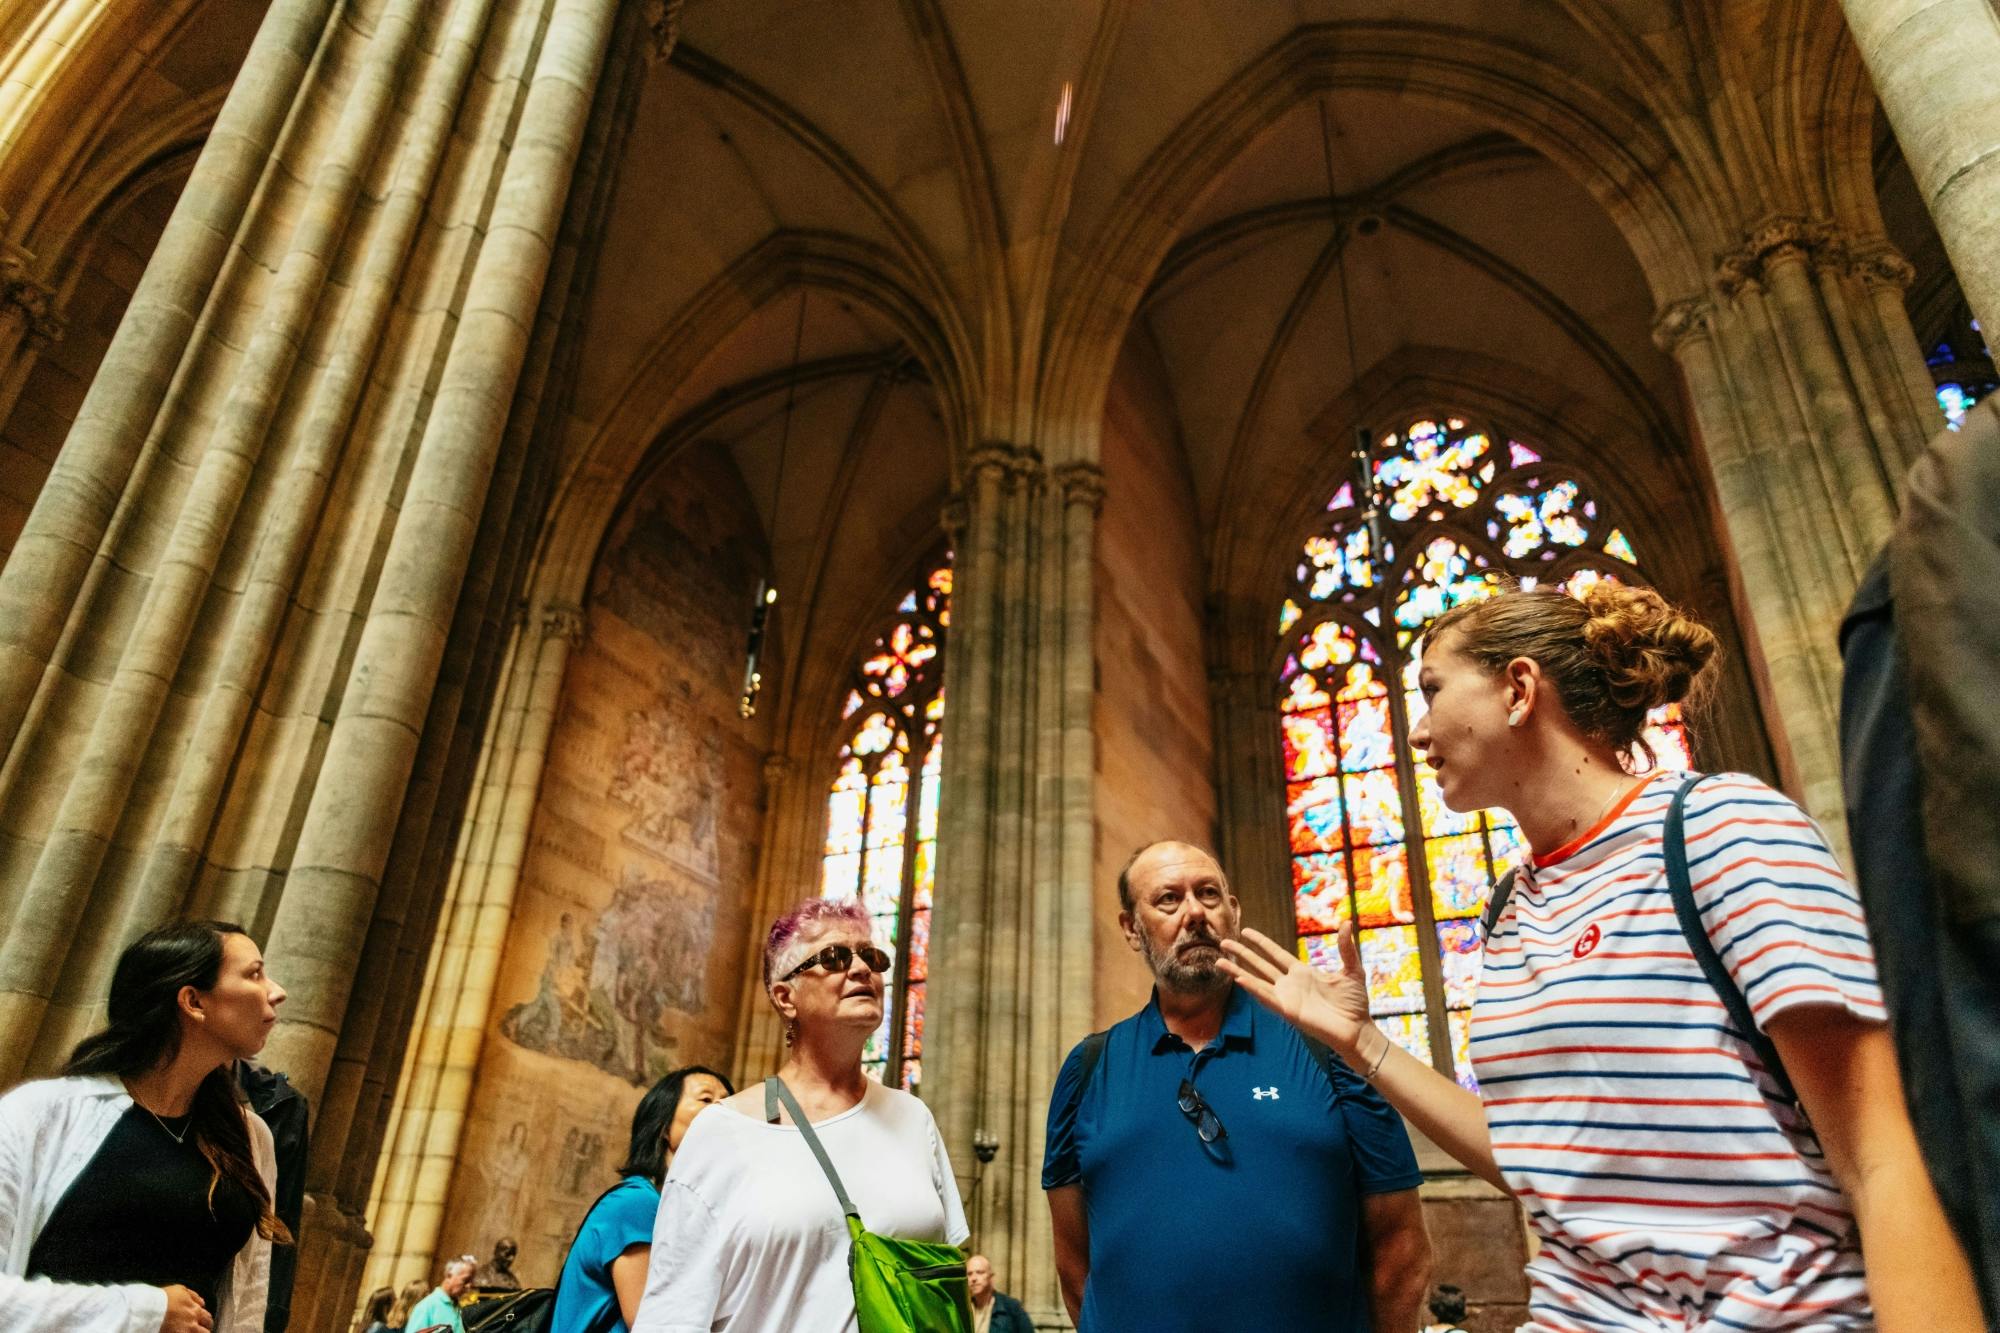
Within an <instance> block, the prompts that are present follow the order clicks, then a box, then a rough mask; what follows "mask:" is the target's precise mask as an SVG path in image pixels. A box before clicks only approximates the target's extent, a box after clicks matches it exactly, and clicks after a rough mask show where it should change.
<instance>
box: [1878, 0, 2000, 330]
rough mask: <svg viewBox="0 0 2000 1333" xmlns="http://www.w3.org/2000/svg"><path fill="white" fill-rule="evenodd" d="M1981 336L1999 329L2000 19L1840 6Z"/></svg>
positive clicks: (1953, 11)
mask: <svg viewBox="0 0 2000 1333" xmlns="http://www.w3.org/2000/svg"><path fill="white" fill-rule="evenodd" d="M1842 7H1843V8H1844V9H1845V10H1846V11H1847V22H1848V26H1849V27H1851V28H1852V29H1853V31H1854V40H1855V44H1856V45H1857V46H1859V47H1860V48H1861V57H1862V59H1863V60H1864V61H1866V62H1867V65H1868V73H1869V75H1870V77H1871V78H1872V79H1873V81H1874V84H1875V91H1876V94H1877V95H1878V96H1879V97H1880V98H1881V99H1882V109H1883V111H1884V112H1886V113H1887V114H1888V117H1889V124H1890V125H1891V126H1893V127H1894V128H1895V131H1896V142H1897V143H1898V144H1899V145H1901V147H1902V150H1903V158H1904V160H1905V161H1907V162H1908V163H1909V164H1910V171H1911V174H1912V175H1914V176H1915V177H1916V180H1917V188H1918V190H1919V191H1920V192H1921V193H1922V194H1923V197H1924V203H1925V204H1926V205H1927V206H1928V207H1929V208H1930V210H1931V217H1932V218H1933V219H1934V220H1935V221H1936V223H1937V229H1938V235H1939V237H1940V238H1942V239H1943V241H1944V248H1945V252H1946V253H1947V254H1949V255H1950V256H1951V266H1952V269H1953V271H1954V272H1956V273H1957V274H1958V281H1959V286H1960V287H1961V288H1963V289H1964V291H1965V296H1966V300H1967V301H1969V302H1970V303H1971V305H1972V313H1973V314H1974V315H1975V316H1976V317H1977V318H1978V320H1979V324H1980V327H1981V328H1985V329H2000V81H1996V80H1995V79H1994V77H1993V71H1994V70H1995V69H1996V68H2000V13H1996V12H1995V10H1994V8H1993V5H1992V4H1991V3H1990V0H1842Z"/></svg>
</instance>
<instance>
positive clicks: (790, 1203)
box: [632, 898, 967, 1333]
mask: <svg viewBox="0 0 2000 1333" xmlns="http://www.w3.org/2000/svg"><path fill="white" fill-rule="evenodd" d="M869 932H870V921H869V917H868V913H867V910H866V909H864V908H863V907H862V906H861V904H860V903H858V902H854V901H852V900H845V901H835V900H830V899H826V898H810V899H807V900H806V901H805V902H802V903H800V904H798V905H797V906H796V907H794V908H792V909H791V910H790V911H788V912H786V913H785V914H784V915H783V916H781V917H779V918H778V919H777V920H776V921H775V922H773V923H772V925H771V929H770V932H769V933H768V934H767V935H766V936H765V940H764V986H765V993H766V994H767V995H768V996H769V998H770V1001H771V1005H772V1007H773V1008H775V1009H776V1010H777V1011H778V1016H779V1017H780V1018H781V1019H783V1020H784V1025H785V1044H786V1046H787V1047H789V1054H788V1055H787V1057H786V1059H785V1063H784V1064H783V1065H782V1066H781V1067H780V1068H779V1070H778V1075H777V1077H778V1078H779V1079H782V1080H783V1082H784V1085H785V1087H786V1088H787V1089H788V1090H789V1091H790V1092H791V1094H792V1096H793V1097H794V1098H796V1100H797V1102H798V1104H799V1108H800V1110H801V1111H803V1112H804V1114H805V1116H806V1118H807V1120H808V1122H809V1123H810V1124H811V1125H812V1127H813V1129H814V1130H815V1131H816V1133H817V1134H818V1137H819V1140H820V1143H821V1145H822V1146H823V1147H824V1148H825V1150H826V1153H827V1156H828V1157H829V1158H830V1159H831V1161H832V1163H833V1166H834V1169H835V1170H836V1171H837V1172H838V1173H839V1175H840V1178H841V1180H842V1181H843V1182H844V1183H845V1185H846V1188H847V1192H848V1194H849V1195H850V1196H851V1197H852V1199H853V1201H854V1205H855V1208H856V1209H857V1211H858V1212H859V1213H860V1214H861V1221H862V1225H864V1226H865V1227H867V1228H868V1230H869V1231H871V1232H874V1233H875V1234H877V1235H882V1236H893V1237H896V1238H899V1239H903V1240H925V1241H944V1242H948V1243H950V1244H953V1245H962V1244H964V1243H965V1239H966V1236H967V1231H966V1226H965V1211H964V1208H963V1206H962V1205H961V1204H960V1202H959V1197H958V1186H957V1182H956V1181H955V1179H954V1178H953V1176H952V1171H951V1162H950V1160H949V1159H948V1158H947V1157H946V1156H945V1150H944V1144H943V1143H942V1142H941V1141H940V1140H939V1138H938V1132H937V1124H936V1122H935V1121H933V1120H932V1119H931V1113H930V1108H928V1107H926V1106H925V1105H924V1104H923V1103H922V1102H920V1101H918V1100H917V1099H916V1098H915V1097H912V1096H911V1095H910V1094H909V1093H907V1092H902V1091H899V1090H897V1089H894V1088H886V1087H884V1086H882V1084H880V1083H878V1082H876V1081H875V1080H874V1079H872V1078H870V1077H868V1075H867V1074H866V1073H865V1072H863V1070H862V1068H861V1052H862V1049H863V1048H864V1047H865V1046H866V1045H867V1044H868V1039H869V1037H870V1036H872V1035H873V1034H874V1032H875V1031H876V1029H877V1028H879V1027H880V1026H881V1025H882V992H883V985H884V983H885V982H886V981H887V980H888V975H889V968H890V958H889V955H888V954H887V953H886V952H884V951H883V950H882V949H881V948H880V947H879V946H877V945H876V943H875V941H874V939H873V938H872V937H871V935H870V933H869ZM771 1100H774V1099H773V1098H772V1097H771V1094H770V1092H769V1091H768V1090H767V1089H766V1088H765V1087H756V1088H750V1089H746V1090H745V1091H743V1092H739V1093H737V1094H736V1095H735V1096H734V1097H731V1098H729V1099H728V1100H727V1101H725V1102H723V1103H722V1104H721V1108H720V1109H717V1110H714V1111H709V1112H707V1113H705V1114H703V1115H699V1116H697V1117H695V1121H694V1123H693V1124H692V1125H690V1126H688V1130H687V1136H686V1137H685V1138H684V1139H682V1141H681V1146H680V1150H679V1151H678V1152H676V1153H675V1154H674V1159H673V1162H672V1164H671V1165H670V1166H669V1167H668V1168H667V1180H666V1184H665V1186H664V1187H663V1188H662V1189H661V1199H660V1213H659V1220H658V1222H657V1223H656V1224H655V1226H654V1229H653V1257H652V1266H651V1268H650V1269H649V1271H648V1273H647V1277H646V1294H645V1297H644V1298H643V1299H642V1300H641V1301H640V1303H639V1317H638V1320H637V1321H636V1322H635V1323H634V1324H633V1325H632V1328H633V1333H665V1331H666V1330H672V1331H673V1333H682V1331H683V1330H687V1329H710V1328H718V1327H720V1328H727V1329H729V1330H730V1331H731V1333H843V1330H852V1329H853V1328H854V1327H855V1326H856V1315H855V1307H854V1290H853V1287H852V1286H851V1285H850V1282H849V1277H848V1253H849V1248H850V1241H849V1240H848V1235H847V1230H846V1227H845V1226H844V1225H843V1223H842V1217H841V1210H840V1205H839V1203H838V1202H837V1201H836V1199H835V1197H834V1192H833V1187H832V1185H831V1184H830V1183H829V1182H828V1181H827V1178H826V1174H825V1172H823V1171H822V1170H821V1168H820V1166H819V1163H818V1161H817V1160H816V1159H815V1158H814V1156H813V1154H812V1151H811V1150H810V1149H809V1148H808V1147H807V1145H806V1140H805V1136H804V1135H803V1134H801V1133H799V1131H798V1129H797V1128H796V1127H795V1126H794V1125H793V1124H792V1123H791V1122H790V1116H789V1113H787V1112H785V1111H784V1110H783V1109H782V1107H780V1108H778V1109H777V1110H776V1111H772V1110H771V1109H768V1108H767V1101H771Z"/></svg>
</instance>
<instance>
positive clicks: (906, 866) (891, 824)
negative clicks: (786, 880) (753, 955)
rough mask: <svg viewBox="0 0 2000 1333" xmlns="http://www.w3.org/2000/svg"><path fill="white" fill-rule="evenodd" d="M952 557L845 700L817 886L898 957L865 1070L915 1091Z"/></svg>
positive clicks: (902, 606)
mask: <svg viewBox="0 0 2000 1333" xmlns="http://www.w3.org/2000/svg"><path fill="white" fill-rule="evenodd" d="M950 627H951V564H950V557H949V556H947V557H946V559H945V562H944V563H942V564H940V565H938V566H937V567H936V568H934V569H933V570H931V572H930V573H929V574H928V575H927V576H926V577H925V578H924V579H923V581H922V582H921V583H920V584H919V585H918V586H917V587H915V588H913V589H911V590H910V591H909V592H908V593H907V594H906V595H905V596H904V597H903V599H902V600H901V601H900V602H898V603H897V605H896V611H895V613H894V615H892V616H891V617H890V619H889V621H888V622H887V624H885V625H884V626H883V627H882V628H881V629H880V631H879V632H878V633H877V634H876V635H875V636H874V637H873V638H872V639H871V640H870V641H869V647H868V649H867V651H865V652H864V653H862V655H861V662H860V664H859V665H858V666H857V667H856V668H855V672H854V679H853V681H852V682H851V688H850V689H849V690H848V693H847V699H846V702H845V703H844V704H843V705H842V710H841V717H842V718H843V720H844V721H845V723H846V725H845V728H844V731H843V735H845V737H846V740H845V742H844V743H843V744H842V745H841V747H840V753H839V755H838V756H837V765H836V768H835V773H834V778H833V782H832V785H831V789H830V791H829V792H828V794H827V801H826V844H825V850H824V853H823V856H822V859H821V862H820V872H821V879H820V891H821V892H822V893H823V894H824V895H825V896H826V897H829V898H859V899H860V900H861V902H862V904H863V905H864V906H865V907H866V908H867V909H868V915H869V916H870V917H872V918H873V919H874V922H875V938H876V939H877V940H878V941H880V942H881V943H882V944H883V946H884V947H886V948H888V949H889V950H890V952H891V953H892V954H894V956H895V959H896V965H895V974H894V975H893V976H892V977H891V978H890V979H889V982H888V987H887V991H886V993H885V995H884V1000H883V1006H882V1026H881V1027H880V1028H879V1029H877V1030H876V1032H875V1034H874V1035H873V1036H872V1037H870V1038H869V1039H868V1045H867V1047H866V1048H865V1049H864V1050H863V1051H862V1053H861V1063H862V1067H863V1068H864V1069H866V1070H867V1071H868V1073H869V1074H870V1075H872V1076H873V1077H875V1078H877V1079H880V1080H882V1081H884V1082H888V1081H890V1079H891V1078H892V1077H893V1079H894V1080H895V1081H896V1082H897V1083H898V1084H900V1085H901V1086H902V1087H904V1088H907V1089H909V1090H910V1091H912V1092H914V1091H916V1090H917V1087H918V1085H919V1083H920V1082H921V1081H922V1079H923V1054H924V990H925V982H926V980H927V978H928V977H929V966H928V964H929V950H930V935H931V889H932V886H933V881H934V879H935V876H936V868H937V832H938V790H939V775H940V774H941V773H942V772H943V764H944V647H945V638H946V635H947V632H948V631H949V630H950Z"/></svg>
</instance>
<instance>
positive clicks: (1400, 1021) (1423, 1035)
mask: <svg viewBox="0 0 2000 1333" xmlns="http://www.w3.org/2000/svg"><path fill="white" fill-rule="evenodd" d="M1375 1021H1376V1025H1377V1026H1378V1027H1380V1028H1381V1029H1382V1031H1383V1033H1384V1034H1385V1035H1386V1036H1387V1037H1388V1038H1389V1040H1390V1041H1393V1042H1395V1043H1396V1044H1397V1045H1398V1046H1400V1047H1402V1048H1403V1049H1404V1050H1406V1051H1408V1052H1409V1053H1410V1054H1411V1055H1414V1056H1416V1057H1417V1059H1419V1060H1422V1061H1423V1062H1424V1063H1425V1064H1429V1063H1431V1021H1430V1019H1429V1018H1427V1017H1425V1016H1424V1014H1423V1013H1422V1012H1421V1011H1419V1012H1417V1013H1413V1014H1388V1015H1384V1016H1383V1017H1381V1018H1378V1019H1376V1020H1375Z"/></svg>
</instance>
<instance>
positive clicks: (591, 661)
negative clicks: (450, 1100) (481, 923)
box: [439, 449, 770, 1282]
mask: <svg viewBox="0 0 2000 1333" xmlns="http://www.w3.org/2000/svg"><path fill="white" fill-rule="evenodd" d="M760 548H761V536H760V535H759V525H758V522H757V519H756V517H755V515H754V513H752V511H751V510H750V507H749V504H748V502H747V500H746V499H745V498H744V496H743V494H742V489H741V483H740V482H739V481H738V480H737V479H736V478H735V477H734V475H733V469H732V468H731V466H730V464H729V463H728V460H727V458H726V457H725V456H723V455H721V454H720V453H719V451H714V450H706V449H696V450H694V451H692V452H691V453H690V454H689V455H687V456H685V457H684V458H683V459H681V460H677V462H676V463H675V464H674V466H673V467H672V468H670V469H667V470H664V471H663V472H662V473H661V474H660V476H659V478H658V480H657V481H656V482H655V483H653V484H652V485H650V486H649V488H648V490H647V491H646V493H645V494H643V495H642V496H640V497H639V498H638V499H637V500H636V501H635V502H634V503H633V504H632V505H631V506H630V507H629V508H628V509H627V511H626V512H625V513H624V514H623V515H622V516H621V517H620V519H619V520H618V522H617V523H616V524H614V526H613V527H612V530H611V531H610V532H609V533H607V534H606V538H605V543H604V548H603V552H602V554H601V556H600V557H599V560H598V563H597V566H596V568H595V570H594V571H593V573H592V576H591V580H590V586H589V589H588V593H587V596H586V597H585V599H584V608H585V617H584V633H583V638H582V639H581V641H580V642H578V643H577V645H576V647H575V649H574V650H573V651H572V653H571V655H570V660H569V666H568V668H567V670H566V671H565V673H564V678H563V686H562V694H561V698H560V700H559V701H558V702H557V704H556V721H555V726H554V728H553V729H552V731H551V733H550V736H549V749H548V757H547V760H546V763H545V765H544V767H543V771H542V776H541V784H540V787H539V790H538V791H537V793H536V797H535V810H534V815H533V818H532V821H531V823H530V827H529V835H528V846H527V848H526V852H525V855H524V857H523V860H522V866H521V882H520V888H519V890H518V892H517V894H516V897H515V901H514V908H513V916H512V920H511V922H510V924H509V927H508V935H507V941H506V945H505V948H504V952H503V959H502V963H501V971H500V976H499V979H498V981H497V983H496V988H495V992H494V1002H495V1008H494V1016H495V1018H496V1019H497V1020H498V1021H497V1023H496V1024H495V1029H496V1030H495V1033H494V1036H493V1039H491V1040H489V1041H488V1042H487V1043H486V1046H485V1049H484V1050H483V1052H482V1053H481V1059H480V1066H479V1070H478V1073H477V1076H476V1080H475V1091H474V1093H473V1105H472V1106H471V1108H470V1109H469V1114H468V1117H467V1123H466V1130H465V1135H464V1138H463V1140H462V1141H461V1147H460V1159H459V1160H460V1167H459V1169H458V1171H457V1172H456V1173H455V1174H454V1176H453V1179H452V1183H451V1186H450V1192H449V1198H448V1202H447V1205H446V1210H445V1211H446V1216H445V1219H444V1221H443V1224H442V1226H441V1229H440V1235H439V1253H452V1252H456V1251H472V1252H476V1253H479V1254H482V1255H483V1254H486V1253H488V1252H490V1250H491V1247H492V1242H493V1241H494V1240H495V1239H496V1238H497V1237H498V1236H500V1235H506V1234H512V1235H515V1236H516V1237H517V1238H518V1239H519V1240H520V1242H521V1256H520V1259H519V1260H518V1261H517V1264H516V1270H517V1271H518V1272H519V1273H520V1274H521V1275H522V1278H523V1280H525V1281H529V1282H547V1281H549V1280H551V1279H552V1278H553V1277H554V1275H555V1266H556V1265H557V1263H559V1262H560V1260H561V1257H562V1253H563V1249H564V1248H565V1247H566V1246H567V1244H568V1238H569V1235H570V1234H571V1233H572V1232H573V1231H574V1229H575V1226H576V1223H577V1221H578V1220H579V1218H580V1217H581V1216H582V1213H583V1210H584V1209H585V1208H587V1207H588V1206H589V1204H590V1201H591V1200H592V1199H593V1198H595V1197H596V1196H597V1194H598V1193H599V1192H600V1191H602V1190H603V1189H604V1188H605V1186H607V1185H609V1184H610V1183H611V1182H612V1179H613V1175H612V1173H613V1171H614V1169H615V1167H616V1166H617V1164H618V1162H619V1161H620V1160H621V1158H622V1156H623V1153H624V1151H625V1147H626V1140H627V1136H628V1134H629V1132H630V1121H631V1115H632V1108H633V1105H634V1103H635V1102H636V1101H637V1100H638V1098H639V1095H640V1093H641V1092H642V1090H643V1089H644V1088H646V1087H648V1086H650V1085H651V1084H652V1083H653V1082H654V1081H655V1080H657V1079H658V1078H659V1076H660V1075H661V1074H663V1073H665V1072H666V1071H667V1070H669V1069H672V1068H674V1067H676V1066H678V1065H683V1064H689V1063H699V1064H707V1065H713V1066H717V1067H722V1068H726V1067H727V1066H728V1065H729V1063H730V1059H731V1043H732V1041H733V1034H734V1030H735V1022H736V1011H737V1003H738V993H739V987H740V984H741V980H742V968H743V963H744V955H743V950H742V948H741V947H740V943H739V942H740V941H741V940H743V939H744V938H745V937H746V935H747V934H748V933H749V932H751V931H752V930H754V927H753V926H752V924H751V923H750V921H749V920H748V910H749V904H748V901H747V899H748V895H749V892H750V888H751V880H752V877H753V875H754V873H755V868H756V860H757V839H758V836H759V832H760V830H761V827H762V820H763V806H764V796H763V755H764V751H765V750H766V749H767V748H768V747H769V745H770V735H769V729H770V722H769V719H768V718H767V717H758V718H755V719H752V720H750V721H747V722H746V721H745V720H744V719H742V718H741V717H739V716H738V715H737V711H736V690H737V686H738V684H739V682H740V677H741V673H742V670H743V658H742V653H743V641H744V634H745V632H746V631H747V627H748V614H749V608H750V603H751V599H752V596H753V593H754V591H755V589H756V587H757V580H758V577H759V575H760V574H761V573H762V565H761V557H760V556H759V554H758V553H759V551H760ZM523 1122H525V1125H526V1129H525V1139H523V1132H522V1131H519V1130H517V1129H516V1128H515V1127H516V1125H517V1124H521V1123H523Z"/></svg>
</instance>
